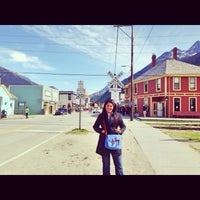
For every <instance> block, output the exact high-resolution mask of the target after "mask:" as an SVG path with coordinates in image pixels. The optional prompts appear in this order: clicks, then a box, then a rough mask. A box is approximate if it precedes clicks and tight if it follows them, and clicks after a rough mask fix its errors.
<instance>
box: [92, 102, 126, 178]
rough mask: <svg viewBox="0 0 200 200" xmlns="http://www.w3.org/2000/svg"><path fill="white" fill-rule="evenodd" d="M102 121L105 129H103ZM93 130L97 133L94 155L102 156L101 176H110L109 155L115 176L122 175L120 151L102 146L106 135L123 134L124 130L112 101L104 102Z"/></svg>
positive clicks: (121, 120)
mask: <svg viewBox="0 0 200 200" xmlns="http://www.w3.org/2000/svg"><path fill="white" fill-rule="evenodd" d="M103 120H104V122H105V125H106V128H104V125H103ZM93 128H94V130H95V131H96V132H97V133H99V140H98V144H97V148H96V153H97V154H100V155H101V156H102V164H103V175H110V155H112V158H113V162H114V166H115V174H116V175H124V173H123V166H122V150H121V149H120V150H109V149H107V148H105V146H104V142H105V137H106V134H111V133H116V134H123V132H124V131H125V130H126V126H125V124H124V122H123V119H122V117H121V115H120V113H118V112H117V111H116V104H115V102H114V101H113V100H112V99H110V100H107V101H106V102H105V104H104V107H103V111H102V113H100V114H99V115H98V117H97V119H96V121H95V123H94V125H93ZM106 130H107V132H106Z"/></svg>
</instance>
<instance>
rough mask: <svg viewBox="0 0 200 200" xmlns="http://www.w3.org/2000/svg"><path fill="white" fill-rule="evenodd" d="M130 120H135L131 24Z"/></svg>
mask: <svg viewBox="0 0 200 200" xmlns="http://www.w3.org/2000/svg"><path fill="white" fill-rule="evenodd" d="M130 106H131V110H130V120H131V121H133V25H132V26H131V102H130Z"/></svg>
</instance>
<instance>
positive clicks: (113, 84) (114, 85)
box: [107, 71, 124, 103]
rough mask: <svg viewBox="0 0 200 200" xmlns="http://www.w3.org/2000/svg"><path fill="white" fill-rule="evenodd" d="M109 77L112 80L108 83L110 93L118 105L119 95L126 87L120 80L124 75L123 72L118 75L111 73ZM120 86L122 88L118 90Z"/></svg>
mask: <svg viewBox="0 0 200 200" xmlns="http://www.w3.org/2000/svg"><path fill="white" fill-rule="evenodd" d="M108 75H109V76H110V77H111V78H112V80H111V81H110V82H108V84H107V86H108V87H109V92H111V98H112V99H114V101H115V102H116V103H118V102H119V93H120V91H121V88H123V87H124V84H123V83H122V82H121V81H119V80H118V79H119V78H120V77H121V76H122V75H123V72H120V73H119V74H118V75H116V74H112V73H111V72H110V71H109V72H108ZM118 86H119V87H120V88H118Z"/></svg>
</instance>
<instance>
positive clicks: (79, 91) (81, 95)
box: [77, 88, 85, 98]
mask: <svg viewBox="0 0 200 200" xmlns="http://www.w3.org/2000/svg"><path fill="white" fill-rule="evenodd" d="M84 94H85V89H81V88H79V89H77V98H83V97H84Z"/></svg>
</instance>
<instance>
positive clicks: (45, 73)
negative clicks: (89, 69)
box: [0, 72, 108, 76]
mask: <svg viewBox="0 0 200 200" xmlns="http://www.w3.org/2000/svg"><path fill="white" fill-rule="evenodd" d="M0 73H1V72H0ZM3 73H9V72H3ZM10 73H11V72H10ZM19 73H22V74H44V75H59V76H60V75H61V76H108V75H107V74H66V73H48V72H19Z"/></svg>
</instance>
